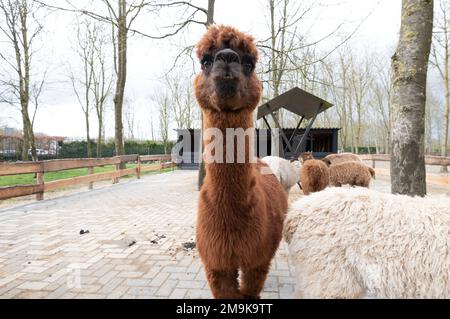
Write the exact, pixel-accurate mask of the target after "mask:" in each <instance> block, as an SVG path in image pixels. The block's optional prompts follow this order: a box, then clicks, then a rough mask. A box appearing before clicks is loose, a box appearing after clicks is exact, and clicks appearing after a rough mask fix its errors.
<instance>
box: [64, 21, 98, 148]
mask: <svg viewBox="0 0 450 319" xmlns="http://www.w3.org/2000/svg"><path fill="white" fill-rule="evenodd" d="M97 41H98V29H97V26H96V25H95V24H94V23H92V22H91V21H89V20H87V19H85V20H84V21H83V22H82V23H78V26H77V53H78V57H79V59H80V62H81V65H82V72H81V74H82V78H81V79H80V78H77V77H76V76H75V73H78V72H76V71H74V70H71V72H70V81H71V83H72V88H73V91H74V93H75V95H76V97H77V100H78V103H79V104H80V106H81V109H82V110H83V114H84V119H85V126H86V142H87V144H86V145H87V156H88V157H92V141H91V137H90V121H89V117H90V113H91V91H92V85H93V81H94V68H93V65H94V59H95V54H96V50H95V43H96V42H97ZM80 91H81V92H80Z"/></svg>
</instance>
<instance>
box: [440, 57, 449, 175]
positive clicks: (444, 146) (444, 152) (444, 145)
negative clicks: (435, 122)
mask: <svg viewBox="0 0 450 319" xmlns="http://www.w3.org/2000/svg"><path fill="white" fill-rule="evenodd" d="M448 64H449V61H448V52H446V57H445V71H444V72H445V78H444V83H445V109H444V132H443V134H442V135H443V136H442V137H443V142H442V146H441V156H444V157H445V156H447V146H448V124H449V123H448V122H449V118H448V117H449V109H450V101H449V98H450V92H449V87H448V86H449V78H448V77H449V74H448V67H449V65H448ZM441 172H442V173H448V169H447V166H442V167H441Z"/></svg>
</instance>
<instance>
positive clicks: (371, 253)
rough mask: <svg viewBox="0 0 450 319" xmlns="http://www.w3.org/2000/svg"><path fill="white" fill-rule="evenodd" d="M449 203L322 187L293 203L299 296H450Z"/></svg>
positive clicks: (289, 234) (291, 239) (291, 235)
mask: <svg viewBox="0 0 450 319" xmlns="http://www.w3.org/2000/svg"><path fill="white" fill-rule="evenodd" d="M449 234H450V198H448V197H425V198H420V197H414V198H413V197H408V196H405V195H392V194H387V193H380V192H377V191H373V190H370V189H367V188H361V187H356V188H347V187H345V188H328V189H326V190H324V191H322V192H320V193H316V194H313V195H311V196H308V197H304V198H302V199H300V200H298V201H296V202H294V203H293V204H292V207H291V209H290V211H289V214H288V217H287V218H286V221H285V228H284V237H285V239H286V241H287V242H288V244H289V254H290V262H291V265H293V266H294V267H295V277H296V292H295V293H296V296H297V297H299V298H363V297H371V298H450V235H449Z"/></svg>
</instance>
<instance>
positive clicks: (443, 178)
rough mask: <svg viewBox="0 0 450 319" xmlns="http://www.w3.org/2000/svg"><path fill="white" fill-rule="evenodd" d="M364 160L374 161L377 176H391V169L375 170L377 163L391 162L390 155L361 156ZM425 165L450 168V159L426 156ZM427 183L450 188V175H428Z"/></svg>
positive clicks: (373, 165)
mask: <svg viewBox="0 0 450 319" xmlns="http://www.w3.org/2000/svg"><path fill="white" fill-rule="evenodd" d="M359 157H360V158H361V159H362V160H367V161H372V167H373V168H374V169H375V171H376V175H384V176H386V177H389V176H390V171H389V169H382V168H375V163H376V162H377V161H379V162H390V160H391V156H390V155H389V154H367V155H359ZM425 165H432V166H450V157H442V156H432V155H426V156H425ZM426 179H427V183H430V184H434V185H439V186H446V187H450V175H449V174H432V173H427V176H426Z"/></svg>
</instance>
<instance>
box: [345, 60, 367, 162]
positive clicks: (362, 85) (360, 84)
mask: <svg viewBox="0 0 450 319" xmlns="http://www.w3.org/2000/svg"><path fill="white" fill-rule="evenodd" d="M350 57H351V59H352V61H351V65H352V69H351V75H350V85H351V91H352V94H353V100H354V106H355V109H356V116H357V119H356V125H355V126H353V127H354V128H355V130H356V132H354V137H355V138H354V139H353V140H354V141H355V142H354V144H355V146H354V150H355V151H356V153H358V152H359V147H360V146H362V145H361V128H362V125H363V107H364V104H365V102H366V97H367V94H368V91H369V85H370V83H371V82H372V74H371V69H370V66H371V62H370V59H369V57H367V56H366V57H365V58H364V60H363V61H361V63H360V62H359V61H355V57H354V56H353V53H352V52H350Z"/></svg>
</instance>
